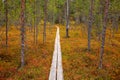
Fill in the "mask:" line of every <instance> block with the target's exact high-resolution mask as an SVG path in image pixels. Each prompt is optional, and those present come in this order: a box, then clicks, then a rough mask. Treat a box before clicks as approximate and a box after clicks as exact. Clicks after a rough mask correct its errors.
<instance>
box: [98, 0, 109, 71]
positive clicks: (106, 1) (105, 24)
mask: <svg viewBox="0 0 120 80" xmlns="http://www.w3.org/2000/svg"><path fill="white" fill-rule="evenodd" d="M108 9H109V0H105V9H104V18H103V31H102V43H101V50H100V61H99V69H102V63H103V54H104V47H105V38H106V28H107V19H108Z"/></svg>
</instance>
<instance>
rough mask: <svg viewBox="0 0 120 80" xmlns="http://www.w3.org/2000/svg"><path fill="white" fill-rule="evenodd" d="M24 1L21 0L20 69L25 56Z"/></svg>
mask: <svg viewBox="0 0 120 80" xmlns="http://www.w3.org/2000/svg"><path fill="white" fill-rule="evenodd" d="M24 26H25V0H21V68H22V67H23V66H24V64H25V61H24V54H25V27H24Z"/></svg>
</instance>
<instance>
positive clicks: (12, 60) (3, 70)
mask: <svg viewBox="0 0 120 80" xmlns="http://www.w3.org/2000/svg"><path fill="white" fill-rule="evenodd" d="M41 26H43V25H41ZM0 30H1V31H3V30H4V28H1V29H0ZM4 31H5V30H4ZM26 31H27V32H26V50H25V51H26V53H25V61H26V65H25V67H24V68H23V69H19V66H20V30H18V29H17V28H14V26H13V27H11V28H10V29H9V42H8V44H9V47H8V53H7V54H6V48H5V32H3V34H1V35H0V38H1V39H2V41H0V80H6V79H7V80H31V79H32V80H33V79H34V80H47V79H48V77H49V71H50V66H51V61H52V55H53V50H54V41H55V35H56V27H53V28H51V29H50V28H47V38H46V43H45V44H43V37H42V34H43V29H42V28H40V29H39V31H40V32H39V35H38V43H37V45H35V44H34V38H33V37H34V34H33V32H30V31H29V30H28V29H27V30H26Z"/></svg>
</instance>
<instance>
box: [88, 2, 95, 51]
mask: <svg viewBox="0 0 120 80" xmlns="http://www.w3.org/2000/svg"><path fill="white" fill-rule="evenodd" d="M93 2H94V0H91V1H90V3H91V4H90V13H89V24H88V51H90V49H91V29H92V23H93Z"/></svg>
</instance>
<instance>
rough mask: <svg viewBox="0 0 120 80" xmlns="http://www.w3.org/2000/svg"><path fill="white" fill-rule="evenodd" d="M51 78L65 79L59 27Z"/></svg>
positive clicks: (52, 79)
mask: <svg viewBox="0 0 120 80" xmlns="http://www.w3.org/2000/svg"><path fill="white" fill-rule="evenodd" d="M49 80H64V79H63V68H62V53H61V46H60V34H59V27H57V32H56V39H55V45H54V52H53V59H52V64H51V69H50V74H49Z"/></svg>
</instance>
